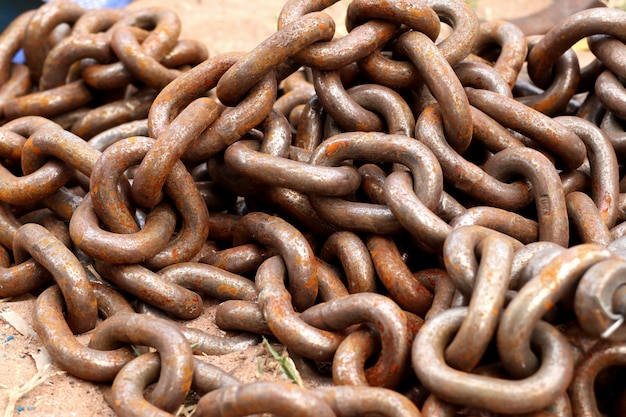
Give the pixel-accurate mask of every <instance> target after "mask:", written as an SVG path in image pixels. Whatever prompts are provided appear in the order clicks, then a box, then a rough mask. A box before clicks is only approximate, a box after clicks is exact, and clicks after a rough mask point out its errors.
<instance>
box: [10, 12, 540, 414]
mask: <svg viewBox="0 0 626 417" xmlns="http://www.w3.org/2000/svg"><path fill="white" fill-rule="evenodd" d="M549 2H550V1H549V0H508V1H506V2H502V1H496V0H480V1H478V2H475V3H476V5H475V7H476V10H477V13H478V14H479V16H480V17H482V18H489V19H491V18H497V17H514V16H519V15H524V14H528V13H531V12H534V11H536V10H538V9H540V8H541V7H543V6H545V5H546V4H548V3H549ZM348 4H349V3H348V2H347V1H341V2H339V3H337V4H336V5H335V6H333V7H332V10H331V13H332V15H333V17H334V18H335V20H336V21H337V23H338V25H341V22H342V21H343V16H344V12H345V9H346V7H347V5H348ZM154 5H160V6H168V5H170V3H169V2H167V1H165V0H138V1H136V2H135V3H134V4H132V5H131V6H130V7H132V8H135V9H137V8H143V7H147V6H154ZM282 5H283V1H282V0H265V1H263V2H261V1H249V0H228V1H219V0H182V1H178V2H176V7H175V11H176V12H177V13H178V14H179V16H180V18H181V20H182V22H183V37H190V38H195V39H198V40H200V41H203V42H204V43H205V44H206V45H207V47H208V48H209V51H210V53H211V55H215V54H218V53H221V52H229V51H248V50H250V49H252V48H253V47H254V46H256V45H257V44H258V43H260V42H261V41H262V40H264V39H265V38H266V37H268V36H269V35H271V34H272V33H274V31H275V30H276V21H277V17H278V14H279V12H280V10H281V7H282ZM34 299H35V298H34V296H33V295H26V296H23V297H19V298H16V299H13V300H9V301H3V302H2V303H0V312H1V313H7V312H10V313H15V315H17V316H19V317H22V318H23V319H24V321H25V322H26V324H27V327H28V326H32V318H31V315H32V309H33V305H34ZM8 317H11V316H8ZM213 317H214V305H211V304H210V303H209V304H207V305H206V309H205V312H204V314H203V315H202V316H201V317H200V318H199V319H197V320H194V321H192V322H187V323H185V324H184V325H187V326H191V327H198V328H201V329H203V330H207V331H209V332H213V333H215V334H221V333H222V332H221V331H220V330H219V329H217V328H216V326H215V325H214V324H213ZM10 321H11V320H10ZM18 327H19V326H18ZM22 332H24V333H26V335H24V334H21V333H20V331H18V330H17V329H16V328H15V327H13V326H12V325H10V324H8V323H7V322H6V321H3V320H0V417H2V416H1V415H2V413H3V412H4V410H5V409H6V410H7V411H6V412H5V413H4V417H8V416H12V415H20V416H58V417H61V416H64V417H68V416H79V417H83V416H99V417H112V416H114V415H115V414H114V413H113V411H112V410H111V409H110V408H109V407H108V405H107V404H106V402H105V401H104V399H103V392H104V391H106V389H107V386H106V385H96V384H91V383H88V382H85V381H82V380H80V379H76V378H74V377H71V376H69V375H67V374H66V373H64V372H62V371H61V370H60V369H58V368H57V367H55V366H54V365H53V366H52V367H51V368H50V370H49V371H48V374H46V377H45V378H43V380H42V381H44V382H43V383H41V384H40V385H38V386H36V387H35V388H34V389H32V390H31V391H30V392H28V393H26V394H25V395H23V396H21V397H20V398H19V399H18V400H17V401H16V403H15V408H13V407H9V408H8V409H7V405H8V402H9V395H10V394H11V393H13V394H15V393H16V392H18V391H16V390H17V389H18V388H19V387H22V386H23V385H24V384H26V383H27V382H29V380H32V378H33V377H34V376H35V375H36V374H37V372H38V367H37V366H36V359H37V360H38V361H39V367H42V366H43V365H42V363H45V355H43V356H42V345H41V343H40V342H39V340H38V338H37V337H36V335H35V336H34V337H33V336H29V335H28V331H27V330H22ZM88 339H89V334H85V335H81V336H80V337H79V340H81V341H82V342H83V343H86V341H87V340H88ZM277 349H279V350H280V348H279V347H278V346H277ZM206 360H208V361H210V362H211V363H213V364H215V365H217V366H220V367H222V369H224V370H227V371H229V372H232V373H233V374H234V375H235V376H236V377H238V378H240V379H241V380H242V381H254V380H257V379H266V380H267V379H280V378H283V376H282V375H281V373H280V372H278V370H277V369H276V368H277V367H276V363H275V361H273V360H272V359H271V358H270V356H269V353H268V351H267V350H266V349H265V348H264V347H263V345H257V346H253V347H250V348H248V349H246V350H244V351H241V352H238V353H233V354H229V355H225V356H221V357H210V358H206ZM259 369H261V370H262V371H263V372H262V373H260V372H259ZM305 379H306V375H305ZM181 415H184V413H183V414H181Z"/></svg>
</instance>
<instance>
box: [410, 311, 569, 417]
mask: <svg viewBox="0 0 626 417" xmlns="http://www.w3.org/2000/svg"><path fill="white" fill-rule="evenodd" d="M466 316H467V309H466V308H453V309H449V310H447V311H445V312H443V313H441V314H439V315H438V316H437V317H435V318H434V319H432V320H430V321H429V322H427V323H426V324H425V325H424V327H422V329H421V331H420V332H419V333H418V335H417V337H416V338H415V341H414V342H413V350H412V361H413V368H414V369H415V372H416V373H417V376H418V377H419V378H420V381H422V383H424V385H426V387H427V388H428V389H430V390H431V392H433V393H434V394H435V395H437V396H438V397H439V398H441V399H443V400H446V401H449V402H452V403H455V404H459V405H464V406H469V407H475V408H479V409H484V410H489V411H492V412H496V413H508V414H511V413H524V412H530V411H535V410H538V409H541V408H544V407H546V406H548V405H550V404H551V403H552V402H553V401H554V400H556V399H557V397H558V396H559V395H561V394H562V393H563V392H564V391H565V389H566V388H567V386H568V384H569V382H570V380H571V379H572V375H573V358H572V353H571V348H570V347H569V344H568V343H567V341H566V339H565V337H564V336H563V335H561V333H559V331H558V330H556V329H555V328H554V327H552V326H550V325H549V324H547V323H543V322H539V323H537V325H536V326H535V327H534V330H533V336H532V338H533V343H534V344H536V346H537V347H538V348H539V349H540V350H541V353H542V361H541V366H540V367H539V369H538V370H537V371H536V372H534V373H532V374H531V375H530V376H528V377H527V378H524V379H516V380H508V379H502V378H494V377H489V376H483V375H475V374H469V373H464V372H459V371H457V370H455V369H454V368H452V367H450V366H449V365H448V364H446V362H445V360H444V349H445V346H446V345H447V344H448V343H449V341H450V340H451V339H452V337H453V336H454V333H456V331H457V330H458V329H459V328H460V326H461V324H462V323H463V321H464V320H465V317H466Z"/></svg>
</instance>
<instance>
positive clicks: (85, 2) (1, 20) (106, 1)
mask: <svg viewBox="0 0 626 417" xmlns="http://www.w3.org/2000/svg"><path fill="white" fill-rule="evenodd" d="M48 1H49V0H45V2H46V3H47V2H48ZM73 1H74V3H77V4H79V5H81V6H82V7H83V8H85V9H105V8H109V9H116V8H122V7H124V6H126V5H127V4H128V3H130V2H131V0H73ZM42 4H43V2H42V1H41V0H20V1H19V2H18V1H9V2H3V4H2V5H0V32H2V31H3V30H4V29H5V28H6V27H7V26H8V25H9V24H10V23H11V22H12V21H13V20H14V19H15V18H16V17H18V16H19V15H20V14H22V13H24V12H26V11H28V10H33V9H38V8H39V7H40V6H41V5H42ZM13 62H16V63H19V64H23V63H24V53H23V52H22V51H21V50H20V51H19V52H18V53H17V54H16V55H15V57H14V58H13Z"/></svg>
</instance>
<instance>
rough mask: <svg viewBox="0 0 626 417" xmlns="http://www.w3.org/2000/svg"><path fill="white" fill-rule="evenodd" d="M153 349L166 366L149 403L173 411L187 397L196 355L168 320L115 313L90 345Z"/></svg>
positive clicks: (104, 348) (150, 396)
mask: <svg viewBox="0 0 626 417" xmlns="http://www.w3.org/2000/svg"><path fill="white" fill-rule="evenodd" d="M123 342H126V343H131V344H137V345H141V346H154V347H155V348H156V349H157V351H158V353H159V357H160V358H161V360H162V361H163V363H164V364H167V366H162V367H161V370H160V377H159V382H158V383H157V385H156V387H155V388H154V390H153V391H152V392H151V393H150V394H149V396H148V400H150V401H152V403H153V404H154V405H156V406H157V407H160V408H163V409H165V410H167V411H174V410H176V409H177V408H178V406H179V405H180V404H182V402H183V400H184V399H185V397H186V396H187V394H188V392H189V390H190V388H191V381H192V373H193V355H192V353H191V347H190V346H189V344H188V343H187V340H186V339H185V337H184V335H183V334H182V332H181V331H180V330H179V329H178V328H177V327H176V326H174V325H172V324H170V323H168V322H167V321H166V320H161V319H158V318H155V317H147V316H145V315H142V314H116V315H113V316H111V317H109V318H107V319H106V320H105V321H104V322H102V324H101V325H99V326H98V328H97V329H96V331H95V332H93V333H92V335H91V339H90V341H89V346H90V347H91V348H93V349H100V350H110V349H114V348H116V347H118V346H119V345H120V344H121V343H123Z"/></svg>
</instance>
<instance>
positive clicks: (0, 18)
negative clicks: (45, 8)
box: [0, 0, 43, 31]
mask: <svg viewBox="0 0 626 417" xmlns="http://www.w3.org/2000/svg"><path fill="white" fill-rule="evenodd" d="M42 4H43V2H42V1H41V0H20V1H3V2H2V4H1V5H0V31H2V30H4V28H6V27H7V26H9V23H11V22H12V21H13V19H15V18H16V17H18V16H19V15H21V14H22V13H24V12H26V11H28V10H33V9H37V8H39V6H41V5H42Z"/></svg>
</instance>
